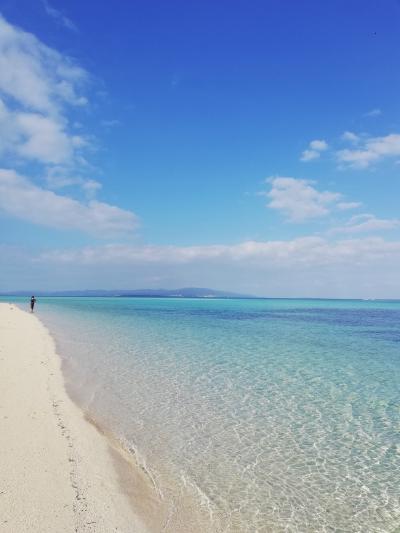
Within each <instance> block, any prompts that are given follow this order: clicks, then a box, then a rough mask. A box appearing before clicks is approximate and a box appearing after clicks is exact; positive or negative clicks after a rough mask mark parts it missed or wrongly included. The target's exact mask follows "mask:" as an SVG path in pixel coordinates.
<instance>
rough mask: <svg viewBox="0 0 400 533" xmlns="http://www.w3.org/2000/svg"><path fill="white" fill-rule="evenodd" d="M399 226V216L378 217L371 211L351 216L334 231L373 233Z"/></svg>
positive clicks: (333, 231)
mask: <svg viewBox="0 0 400 533" xmlns="http://www.w3.org/2000/svg"><path fill="white" fill-rule="evenodd" d="M398 227H400V219H398V218H377V217H376V216H374V215H371V214H369V213H363V214H360V215H356V216H353V217H351V219H350V220H349V221H348V222H347V224H345V225H344V226H340V227H337V228H334V229H333V230H332V233H348V234H355V233H373V232H377V231H386V230H392V229H395V228H398Z"/></svg>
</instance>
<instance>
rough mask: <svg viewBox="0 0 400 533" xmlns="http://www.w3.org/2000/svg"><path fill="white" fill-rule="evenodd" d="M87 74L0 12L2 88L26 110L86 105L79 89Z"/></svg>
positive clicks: (52, 111) (50, 110) (55, 111)
mask: <svg viewBox="0 0 400 533" xmlns="http://www.w3.org/2000/svg"><path fill="white" fill-rule="evenodd" d="M87 78H88V76H87V73H86V72H85V70H83V69H82V68H80V67H79V66H77V65H76V64H74V63H73V62H72V60H71V59H69V58H67V57H65V56H62V55H61V54H60V53H58V52H57V51H55V50H53V49H51V48H49V47H48V46H46V45H44V44H43V43H41V42H40V41H39V40H38V39H37V38H36V37H35V36H34V35H32V34H30V33H27V32H24V31H22V30H20V29H18V28H16V27H15V26H12V25H11V24H9V23H8V22H7V21H6V20H5V19H4V18H3V17H2V16H1V15H0V91H1V92H2V93H3V94H6V95H7V96H8V97H9V98H10V99H11V100H13V101H14V102H17V103H18V104H20V105H22V106H24V107H25V108H27V109H30V110H34V111H39V112H41V113H49V114H58V113H59V112H60V105H62V104H70V105H77V106H81V105H85V104H86V103H87V100H86V98H85V97H83V96H80V95H79V94H78V89H79V87H80V86H81V84H82V83H84V82H85V81H86V80H87Z"/></svg>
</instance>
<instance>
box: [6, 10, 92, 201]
mask: <svg viewBox="0 0 400 533" xmlns="http://www.w3.org/2000/svg"><path fill="white" fill-rule="evenodd" d="M44 5H45V7H46V9H47V11H48V13H49V14H50V15H51V16H54V17H61V15H62V14H61V13H60V12H57V10H55V9H54V8H52V7H51V6H50V4H48V3H46V2H44ZM60 22H62V21H61V20H60ZM88 78H89V76H88V74H87V73H86V72H85V70H83V69H82V68H81V67H79V66H78V65H77V64H76V63H75V62H73V61H72V60H71V59H69V58H68V57H65V56H63V55H61V54H60V53H59V52H57V51H56V50H53V49H51V48H49V47H47V46H46V45H44V44H43V43H41V42H40V41H39V40H38V39H37V38H36V37H35V36H34V35H32V34H29V33H27V32H24V31H22V30H20V29H18V28H16V27H15V26H12V25H11V24H9V23H8V22H7V21H5V20H4V18H3V17H1V15H0V156H2V158H3V160H4V161H5V164H7V165H8V166H11V165H14V164H15V163H17V164H18V165H21V164H26V165H29V164H30V163H32V162H33V163H38V164H39V165H42V166H43V167H44V170H43V173H42V175H43V176H44V177H45V179H46V181H47V184H48V185H49V186H50V187H51V188H60V187H62V186H70V185H77V186H80V187H82V189H83V190H84V192H85V193H86V194H87V195H88V196H90V197H93V195H94V194H95V192H96V191H97V190H98V189H99V188H100V187H101V185H100V184H99V183H98V182H97V181H96V180H94V179H93V178H92V177H91V176H90V175H89V173H90V172H92V171H93V168H92V167H91V166H90V165H89V164H88V163H87V161H86V159H85V156H84V151H85V150H87V148H89V147H91V146H92V143H91V142H89V140H88V137H87V136H85V135H84V134H79V135H77V134H76V131H73V128H74V127H75V125H76V121H75V122H74V124H73V125H72V128H70V126H69V121H68V116H67V113H68V110H69V108H70V107H71V106H72V107H75V108H76V107H78V108H79V107H81V106H83V105H86V104H87V99H86V97H85V96H83V95H82V94H81V89H82V87H83V86H84V85H85V84H86V82H87V80H88ZM75 129H76V128H75ZM71 130H72V131H71ZM86 174H87V175H86Z"/></svg>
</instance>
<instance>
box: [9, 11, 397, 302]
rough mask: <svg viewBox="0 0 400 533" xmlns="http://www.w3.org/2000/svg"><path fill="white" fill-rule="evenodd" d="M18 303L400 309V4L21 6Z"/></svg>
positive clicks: (16, 17)
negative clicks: (353, 301)
mask: <svg viewBox="0 0 400 533" xmlns="http://www.w3.org/2000/svg"><path fill="white" fill-rule="evenodd" d="M1 15H2V18H1V19H0V224H1V226H0V247H1V249H2V253H1V260H0V290H12V289H25V288H26V289H32V290H34V289H73V288H100V287H102V288H142V287H161V286H162V287H177V286H184V285H191V286H213V287H215V288H222V289H230V290H236V291H245V292H250V293H254V294H257V295H265V296H268V295H271V296H308V295H309V296H332V297H365V298H369V297H397V298H399V297H400V282H399V280H398V275H397V272H398V271H399V267H400V213H399V207H398V205H399V201H398V199H399V197H400V175H399V174H400V109H399V105H398V94H399V89H400V70H399V69H398V65H399V60H400V31H399V28H400V2H398V1H396V0H387V1H383V2H382V1H381V2H377V1H371V0H368V1H363V2H362V1H355V0H354V1H353V0H348V1H346V2H344V1H343V2H342V1H336V2H331V3H325V2H319V1H318V2H317V1H315V0H314V1H305V2H294V1H290V2H289V1H288V2H282V1H265V0H264V1H262V2H261V1H253V2H251V3H250V2H241V1H237V2H229V3H228V2H189V3H188V2H183V1H182V2H180V1H179V2H178V1H173V2H130V3H126V2H125V3H123V2H121V3H105V2H100V3H94V2H83V3H82V2H77V1H68V2H66V1H59V0H57V1H56V0H52V1H51V2H50V1H47V0H46V1H45V0H43V1H41V0H38V1H32V0H29V1H28V0H19V1H18V2H15V1H7V2H3V4H2V7H1Z"/></svg>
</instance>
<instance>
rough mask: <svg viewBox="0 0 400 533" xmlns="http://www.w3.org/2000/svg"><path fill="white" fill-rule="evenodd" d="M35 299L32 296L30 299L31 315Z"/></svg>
mask: <svg viewBox="0 0 400 533" xmlns="http://www.w3.org/2000/svg"><path fill="white" fill-rule="evenodd" d="M35 303H36V298H35V297H34V296H32V297H31V313H33V308H34V307H35Z"/></svg>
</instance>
